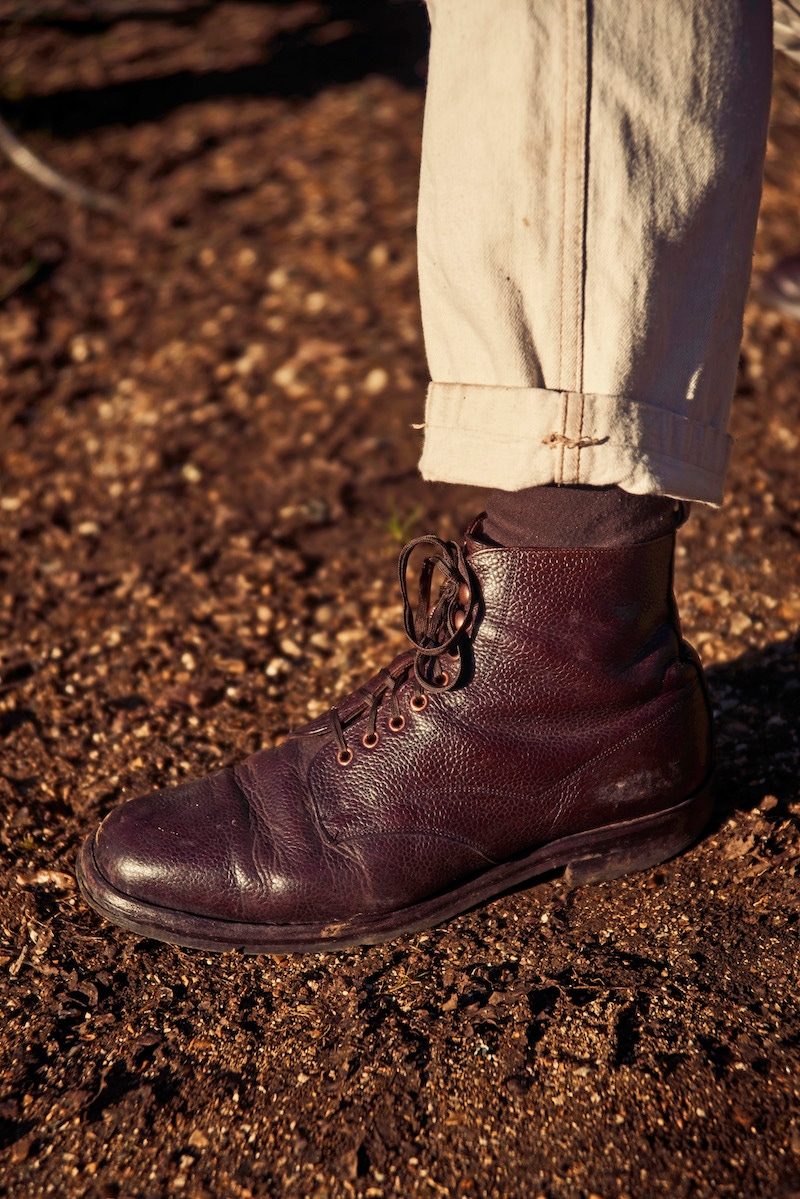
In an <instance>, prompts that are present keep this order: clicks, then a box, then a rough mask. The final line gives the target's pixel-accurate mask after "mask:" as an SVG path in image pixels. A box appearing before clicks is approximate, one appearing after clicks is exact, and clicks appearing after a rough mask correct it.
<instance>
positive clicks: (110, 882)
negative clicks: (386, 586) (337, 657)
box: [78, 531, 712, 953]
mask: <svg viewBox="0 0 800 1199" xmlns="http://www.w3.org/2000/svg"><path fill="white" fill-rule="evenodd" d="M418 544H422V545H423V546H425V547H427V552H428V555H429V556H428V557H427V558H426V560H425V563H424V565H423V567H422V569H421V574H420V602H419V606H418V608H417V611H416V614H412V612H411V607H410V605H409V603H408V598H407V594H406V587H405V581H404V580H405V571H406V566H407V561H408V556H409V553H410V551H411V550H412V549H413V548H414V546H415V545H418ZM673 546H674V538H673V537H665V538H662V539H660V540H658V541H651V542H648V543H646V544H644V545H636V546H629V547H622V548H600V549H503V548H489V547H488V546H486V545H482V544H481V542H480V539H479V536H478V535H477V534H476V533H475V532H474V531H473V535H471V536H468V537H467V542H466V546H465V547H464V548H463V549H462V548H461V547H459V546H456V545H454V544H453V543H443V542H441V541H439V540H438V539H437V538H433V537H431V538H421V539H420V541H419V542H414V543H412V544H411V546H407V547H406V549H405V550H404V551H403V554H402V555H401V579H402V580H403V594H404V598H405V600H406V627H407V630H408V632H409V634H410V636H411V640H412V642H413V643H414V646H415V648H414V649H413V650H410V651H409V652H407V653H405V654H403V655H401V656H400V657H399V658H397V659H396V660H395V661H394V662H393V663H392V664H391V666H389V667H388V669H386V670H384V671H381V673H380V674H378V675H376V676H375V677H374V678H373V679H371V680H370V681H369V682H368V683H366V684H365V686H364V687H363V688H361V689H360V690H359V691H357V692H355V693H354V694H353V695H351V696H349V697H348V698H347V699H345V700H344V701H343V702H342V703H340V704H339V706H338V707H337V708H333V709H332V710H331V711H330V712H329V713H328V715H327V716H324V717H322V718H321V719H319V720H317V721H314V722H313V723H311V724H309V725H307V726H306V727H305V728H303V729H301V730H300V731H299V732H298V733H296V734H293V735H292V736H291V737H290V738H289V739H288V740H287V741H286V742H284V744H282V745H281V746H279V747H278V748H277V749H272V750H262V751H261V752H259V753H257V754H254V755H253V756H252V757H251V758H248V759H247V761H246V762H244V763H242V765H241V766H237V767H235V768H233V769H229V770H223V771H221V772H220V773H219V774H215V775H212V776H211V777H210V778H207V779H203V780H200V781H199V782H195V783H187V784H185V785H183V786H180V787H176V788H174V789H172V790H169V791H160V792H156V793H154V794H151V795H147V796H144V797H143V798H141V799H137V800H133V801H132V802H130V803H126V804H124V805H122V806H121V807H120V808H118V809H117V810H116V811H114V812H112V813H111V814H110V815H109V816H108V817H107V818H106V820H105V821H104V822H103V824H102V825H101V826H100V828H99V830H98V831H97V832H96V833H94V834H93V835H92V836H91V837H89V839H88V840H87V841H86V843H85V845H84V846H83V849H82V851H81V854H80V857H79V861H78V880H79V882H80V885H81V889H82V891H83V894H84V895H85V896H86V898H87V899H88V900H89V902H90V903H91V904H92V905H93V906H94V907H95V908H97V910H98V911H99V912H101V913H102V914H103V915H105V916H107V917H108V918H109V919H111V920H114V921H116V922H117V923H118V924H121V925H123V926H124V927H125V928H128V929H132V930H133V931H135V932H137V933H140V934H144V935H147V936H151V937H156V938H158V939H160V940H164V941H171V942H176V943H177V944H180V945H190V946H196V947H198V948H202V949H243V950H244V951H246V952H251V953H257V952H272V953H286V952H292V951H299V950H320V949H327V948H333V947H344V946H349V945H355V944H360V943H373V942H377V941H381V940H384V939H386V938H388V937H391V936H394V935H396V934H399V933H403V932H412V931H415V930H418V929H423V928H426V927H428V926H430V925H432V924H435V923H436V922H438V921H441V920H444V919H446V918H447V917H449V916H452V915H453V914H455V913H457V912H462V911H464V910H465V909H467V908H469V907H472V906H473V905H474V904H476V903H479V902H481V901H483V900H486V899H489V898H491V897H492V896H494V895H497V894H499V893H500V892H502V891H505V890H506V889H508V888H509V887H513V886H517V885H518V884H520V883H524V882H527V881H528V880H531V879H534V878H536V877H537V876H540V875H542V874H544V873H546V872H548V871H551V870H554V869H556V868H566V880H567V882H568V883H569V884H578V883H584V882H592V881H597V880H601V879H609V878H615V877H617V876H618V875H620V874H623V873H624V872H626V871H629V870H636V869H641V868H644V867H647V866H652V865H654V864H655V863H657V862H660V861H662V860H664V859H665V858H668V857H670V856H671V855H673V854H675V853H678V852H679V851H680V850H682V849H683V848H685V847H686V846H687V845H689V844H690V843H691V842H692V841H693V840H694V839H695V838H696V837H697V835H698V833H699V832H700V830H701V829H702V827H703V825H704V824H705V822H706V819H707V817H708V814H709V811H710V807H711V798H710V785H709V781H710V774H711V756H712V750H711V722H710V715H709V706H708V702H707V698H706V693H705V687H704V683H703V678H702V670H701V667H700V663H699V661H698V659H697V657H696V655H695V653H694V651H693V650H692V649H691V648H690V647H689V646H688V645H687V644H686V643H685V642H684V641H682V640H681V636H680V631H679V627H678V622H677V616H676V612H675V606H674V601H673V597H672V556H673ZM437 573H440V574H441V575H442V577H443V583H442V586H441V592H440V595H439V597H438V599H437V600H435V601H432V600H431V598H430V597H431V584H432V582H433V579H434V576H435V575H436V574H437Z"/></svg>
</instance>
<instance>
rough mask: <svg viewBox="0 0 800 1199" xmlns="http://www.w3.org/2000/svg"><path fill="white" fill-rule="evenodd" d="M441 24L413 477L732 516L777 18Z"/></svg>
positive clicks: (504, 12)
mask: <svg viewBox="0 0 800 1199" xmlns="http://www.w3.org/2000/svg"><path fill="white" fill-rule="evenodd" d="M790 7H792V6H790ZM428 8H429V13H430V18H431V30H432V33H431V57H430V72H429V82H428V96H427V102H426V110H425V126H424V136H423V153H422V173H421V183H420V202H419V228H418V244H419V275H420V294H421V300H422V314H423V326H424V332H425V343H426V350H427V355H428V363H429V368H430V372H431V378H432V380H433V381H432V383H431V385H430V388H429V392H428V400H427V408H426V428H425V446H424V451H423V455H422V461H421V463H420V469H421V471H422V473H423V475H424V477H425V478H427V479H437V480H442V481H445V482H453V483H472V484H476V485H479V486H485V487H498V488H503V489H507V490H516V489H519V488H522V487H530V486H534V485H539V484H546V483H582V484H590V485H598V486H600V485H608V484H617V485H619V486H620V487H623V488H624V489H626V490H627V491H630V492H634V493H639V494H645V493H661V494H666V495H671V496H676V497H678V498H681V499H688V500H700V501H705V502H706V503H712V504H717V503H719V502H720V500H721V497H722V486H723V479H724V475H725V469H726V466H727V462H728V458H729V454H730V446H731V439H730V438H729V437H728V435H727V432H726V427H727V422H728V414H729V408H730V402H731V397H732V394H733V387H734V381H735V373H736V365H737V356H738V348H739V341H740V338H741V328H742V315H743V311H744V303H745V298H746V295H747V287H748V282H749V275H750V263H751V254H752V245H753V238H754V235H755V225H756V217H757V213H758V204H759V198H760V193H761V178H762V170H763V161H764V152H765V144H766V128H767V119H768V113H769V102H770V82H771V64H772V14H771V6H770V3H769V0H502V2H500V0H429V2H428Z"/></svg>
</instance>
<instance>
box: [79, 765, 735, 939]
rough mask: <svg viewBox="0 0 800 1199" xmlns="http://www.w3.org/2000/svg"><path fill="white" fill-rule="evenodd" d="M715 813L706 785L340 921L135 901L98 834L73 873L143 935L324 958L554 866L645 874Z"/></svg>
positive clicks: (456, 911) (568, 872) (587, 878)
mask: <svg viewBox="0 0 800 1199" xmlns="http://www.w3.org/2000/svg"><path fill="white" fill-rule="evenodd" d="M712 807H713V797H712V787H711V781H710V780H709V782H707V783H706V784H705V785H704V786H703V787H702V788H701V789H700V790H699V791H697V792H695V794H694V795H692V796H690V798H689V799H687V800H685V801H684V802H683V803H681V804H678V805H676V806H675V807H673V808H668V809H667V810H666V811H663V812H657V813H654V814H653V815H651V816H642V817H639V818H638V819H637V820H626V821H623V822H621V823H619V824H610V825H606V826H605V827H604V828H601V829H594V830H593V831H591V832H587V833H577V834H575V835H573V836H571V837H562V838H561V839H560V840H558V841H551V842H550V843H549V844H548V845H544V846H540V847H539V849H536V850H534V851H533V852H532V853H530V854H527V855H526V856H525V857H523V858H515V859H514V860H513V861H510V862H504V863H502V864H501V865H499V866H496V867H494V869H492V870H488V871H486V872H485V873H484V874H482V875H479V876H478V878H473V879H470V880H469V881H468V882H465V883H461V884H460V885H459V886H457V887H455V888H454V889H453V890H451V891H448V892H445V893H444V894H441V895H437V896H435V897H434V898H432V899H426V900H424V901H423V902H422V903H416V904H412V905H411V906H410V907H407V908H402V909H400V910H399V911H395V912H389V913H382V914H381V915H379V916H369V917H357V918H356V919H354V920H348V921H345V922H341V923H326V924H295V925H285V924H243V923H238V922H236V921H228V920H214V919H212V918H211V917H208V916H193V915H192V914H191V913H189V912H180V911H176V910H174V909H170V908H161V907H157V906H156V905H155V904H149V903H145V902H143V901H142V900H139V899H134V898H133V897H132V896H130V895H126V894H124V892H122V891H118V890H117V889H116V888H115V887H112V885H111V884H110V883H109V882H108V880H107V879H106V878H105V876H104V875H103V874H102V873H101V871H100V870H99V868H98V865H97V861H96V859H95V855H94V841H95V836H96V833H92V835H91V836H90V837H88V838H87V840H86V841H85V842H84V844H83V846H82V847H81V850H80V853H79V855H78V860H77V863H76V871H75V873H76V876H77V880H78V886H79V887H80V890H81V893H82V894H83V896H84V898H85V899H86V901H87V902H88V903H89V904H90V905H91V906H92V907H93V908H95V909H96V911H98V912H99V913H100V915H101V916H105V917H106V918H107V919H108V920H111V921H112V922H113V923H114V924H119V925H121V926H122V927H123V928H125V929H128V930H129V931H130V932H133V933H138V934H139V935H140V936H143V937H152V938H154V939H155V940H156V941H167V942H168V943H170V944H172V945H181V946H185V947H187V948H190V949H205V950H211V951H214V952H225V951H231V950H234V951H238V952H240V953H246V954H251V953H274V954H284V953H318V952H325V951H326V950H336V949H349V948H351V947H353V946H356V945H377V944H380V943H381V942H382V941H387V940H389V939H390V938H392V937H398V936H401V935H402V934H404V933H416V932H421V931H422V930H423V929H427V928H431V927H432V926H433V925H435V924H440V923H441V922H442V921H444V920H448V919H450V918H451V917H452V916H457V915H460V914H461V913H462V912H465V911H468V910H469V909H470V908H474V907H477V906H478V905H480V904H483V903H486V902H487V901H488V900H490V899H494V898H496V897H497V896H499V895H502V894H503V893H504V892H506V891H510V890H512V889H514V888H517V887H520V886H524V885H525V884H526V883H531V882H533V881H534V880H535V879H537V878H540V877H541V876H542V875H545V874H551V873H552V872H554V871H556V870H560V869H563V870H564V876H563V877H564V881H565V882H566V884H567V886H568V887H579V886H583V885H584V884H585V883H600V882H607V881H608V880H610V879H615V878H619V877H621V876H622V875H623V874H629V873H631V872H632V871H636V870H647V869H649V868H650V867H652V866H657V865H658V864H659V863H660V862H664V861H666V860H667V859H668V858H672V857H674V856H675V855H676V854H679V853H681V851H682V850H684V849H687V848H688V847H689V846H690V845H691V844H692V843H693V842H694V841H696V840H697V838H698V837H699V835H700V833H701V832H702V830H703V828H704V827H705V825H706V823H707V822H708V818H709V816H710V815H711V810H712Z"/></svg>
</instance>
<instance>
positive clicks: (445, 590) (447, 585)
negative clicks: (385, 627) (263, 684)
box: [325, 535, 473, 766]
mask: <svg viewBox="0 0 800 1199" xmlns="http://www.w3.org/2000/svg"><path fill="white" fill-rule="evenodd" d="M419 545H431V546H435V547H436V549H437V550H438V551H439V553H435V554H429V555H428V556H427V557H426V558H425V560H424V562H423V563H422V566H421V568H420V574H419V594H418V598H417V604H416V608H414V607H413V606H412V603H411V599H410V598H409V594H408V563H409V559H410V557H411V554H412V553H413V552H414V550H415V549H416V548H417V546H419ZM398 570H399V574H400V591H401V594H402V597H403V624H404V627H405V631H406V634H407V636H408V639H409V641H410V642H411V644H412V645H413V646H414V650H415V653H414V657H413V659H412V660H411V661H410V662H406V663H404V664H403V665H402V666H401V667H400V669H399V670H398V671H397V673H396V674H393V673H392V671H391V670H389V669H384V670H382V671H381V672H380V673H379V674H378V676H377V679H378V686H377V687H376V688H375V689H374V690H367V688H366V687H361V688H359V689H358V691H356V692H354V694H353V698H358V697H361V698H362V702H361V703H360V704H359V705H358V707H357V709H356V710H354V711H352V712H351V713H349V714H348V716H347V719H346V721H343V720H342V718H341V716H340V713H339V710H338V708H336V707H334V708H331V710H330V711H329V712H328V714H327V716H326V718H325V719H326V721H327V727H328V729H329V730H330V732H332V733H333V736H334V739H335V741H336V745H337V747H338V752H337V755H336V757H337V760H338V762H339V763H340V765H342V766H347V765H349V763H350V762H351V761H352V760H353V751H352V749H351V748H350V746H349V745H348V744H347V738H346V736H345V728H346V726H349V725H351V724H352V723H353V722H354V721H356V720H358V719H359V717H361V716H362V715H363V713H364V712H365V711H368V713H369V716H368V719H367V730H366V732H365V733H364V735H363V737H362V743H363V744H364V745H365V746H366V748H367V749H372V748H374V746H376V745H377V744H378V741H379V740H380V734H379V733H378V713H379V711H380V708H381V705H382V704H383V703H384V701H385V700H388V701H389V704H390V707H391V713H390V716H389V721H388V726H389V729H390V730H391V732H393V733H399V732H401V730H402V729H403V728H405V723H406V718H405V716H404V715H403V713H402V711H401V708H400V697H399V695H398V691H399V688H400V686H401V685H402V684H403V683H404V682H405V681H406V679H407V677H408V675H409V673H410V672H411V671H412V670H413V674H414V693H413V695H412V696H411V700H410V707H411V710H412V711H413V712H422V711H424V710H425V708H426V707H427V706H428V695H429V693H435V692H437V691H450V690H452V688H453V687H455V686H456V684H457V683H458V681H459V679H460V678H461V675H462V671H463V655H462V646H463V643H464V639H465V638H466V637H467V636H468V633H467V631H466V629H467V624H468V622H467V620H466V617H467V616H468V615H469V614H470V613H471V612H472V608H473V582H472V575H471V572H470V570H469V567H468V565H467V559H466V554H465V552H464V549H463V547H462V546H460V545H458V544H456V542H453V541H442V540H441V539H440V538H439V537H434V536H432V535H429V536H426V537H417V538H415V540H414V541H410V542H409V543H408V545H406V546H404V547H403V550H402V552H401V554H400V559H399V562H398ZM437 573H439V574H440V575H441V576H442V582H441V586H440V590H439V595H438V597H437V599H436V600H435V602H433V603H432V602H431V588H432V585H433V580H434V577H435V575H436V574H437ZM459 618H460V619H459ZM445 656H447V659H448V660H447V668H446V669H445V666H444V664H443V663H442V658H443V657H445Z"/></svg>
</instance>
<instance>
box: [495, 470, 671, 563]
mask: <svg viewBox="0 0 800 1199" xmlns="http://www.w3.org/2000/svg"><path fill="white" fill-rule="evenodd" d="M688 513H689V505H688V504H686V503H682V502H681V501H680V500H673V499H670V498H669V497H668V496H661V495H631V494H630V492H627V491H623V490H622V488H621V487H566V486H559V485H558V484H553V485H551V486H548V487H526V488H525V489H524V490H522V491H493V492H492V493H491V495H490V496H489V498H488V500H487V501H486V516H485V517H484V521H483V531H482V538H483V539H484V540H486V541H491V542H492V543H493V544H494V545H505V546H520V547H521V546H529V547H538V548H546V547H548V546H550V547H553V548H555V547H562V546H575V547H579V546H589V545H593V546H601V545H604V546H614V545H636V544H638V543H640V542H643V541H654V540H655V539H656V538H657V537H664V536H666V535H667V534H668V533H672V532H674V530H675V529H677V528H678V526H679V525H681V524H683V522H684V520H685V519H686V517H687V516H688Z"/></svg>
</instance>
